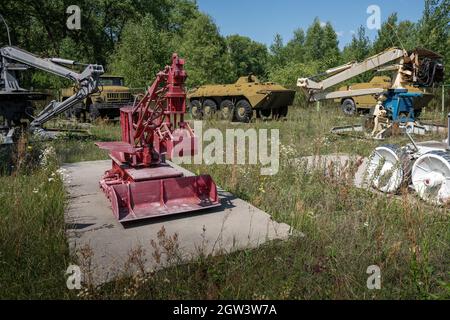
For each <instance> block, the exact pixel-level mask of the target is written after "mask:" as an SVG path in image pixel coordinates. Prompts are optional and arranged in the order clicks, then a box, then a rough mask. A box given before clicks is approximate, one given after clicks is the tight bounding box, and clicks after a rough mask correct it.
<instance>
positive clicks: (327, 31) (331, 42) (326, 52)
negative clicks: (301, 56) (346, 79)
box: [320, 22, 341, 68]
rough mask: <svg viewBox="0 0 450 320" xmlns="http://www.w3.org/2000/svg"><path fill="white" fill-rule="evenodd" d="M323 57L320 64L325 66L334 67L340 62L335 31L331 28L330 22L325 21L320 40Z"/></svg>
mask: <svg viewBox="0 0 450 320" xmlns="http://www.w3.org/2000/svg"><path fill="white" fill-rule="evenodd" d="M322 52H323V58H322V59H320V60H321V61H322V65H324V66H325V67H327V68H331V67H335V66H337V65H338V64H339V62H340V58H341V57H340V51H339V41H338V39H337V34H336V31H335V30H334V29H333V26H332V25H331V23H329V22H327V24H326V25H325V27H324V28H323V41H322Z"/></svg>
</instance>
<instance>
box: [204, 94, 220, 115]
mask: <svg viewBox="0 0 450 320" xmlns="http://www.w3.org/2000/svg"><path fill="white" fill-rule="evenodd" d="M216 111H217V104H216V103H215V102H214V100H211V99H206V100H205V101H203V117H204V118H205V119H211V118H212V117H214V115H215V114H216Z"/></svg>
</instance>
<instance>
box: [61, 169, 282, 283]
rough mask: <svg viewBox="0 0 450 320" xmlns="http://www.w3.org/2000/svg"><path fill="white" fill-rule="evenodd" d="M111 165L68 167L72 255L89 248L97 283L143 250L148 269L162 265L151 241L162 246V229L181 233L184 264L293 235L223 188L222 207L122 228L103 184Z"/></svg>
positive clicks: (67, 215) (110, 275) (266, 215)
mask: <svg viewBox="0 0 450 320" xmlns="http://www.w3.org/2000/svg"><path fill="white" fill-rule="evenodd" d="M110 167H111V161H110V160H106V161H89V162H79V163H74V164H66V165H64V166H63V169H64V172H65V173H64V176H65V179H64V180H65V183H66V186H67V189H68V192H69V197H70V201H69V206H68V209H67V212H66V223H67V234H68V239H69V246H70V249H71V251H72V252H73V253H75V254H78V255H79V256H84V257H85V256H86V254H85V253H83V250H84V249H83V248H86V245H87V246H88V247H87V248H89V249H88V250H89V252H91V254H92V257H91V258H90V259H89V262H90V264H91V266H90V270H91V277H92V279H91V281H93V282H94V283H97V284H98V283H103V282H106V281H108V280H111V279H112V278H113V277H115V276H117V275H118V274H120V273H121V272H122V271H123V270H124V268H125V266H126V265H127V263H129V262H130V255H132V252H133V251H136V250H137V249H141V250H140V252H141V254H142V255H143V257H141V258H143V259H142V260H144V264H145V268H146V269H157V268H159V267H161V266H162V264H161V263H158V261H156V259H155V256H154V253H155V248H154V247H153V246H152V245H151V241H152V240H155V241H156V242H158V236H157V235H158V232H159V231H161V229H162V228H164V229H165V231H166V235H167V237H170V236H173V235H174V234H177V238H178V241H177V242H178V244H179V252H180V253H181V254H182V255H183V257H182V258H183V260H186V259H190V258H193V257H195V256H197V255H198V254H199V253H200V252H203V253H207V254H208V253H213V254H218V253H223V252H232V251H235V250H239V249H243V248H249V247H256V246H258V245H260V244H262V243H264V242H266V241H268V240H273V239H286V238H287V237H288V236H289V235H290V234H291V228H290V226H289V225H287V224H284V223H277V222H275V221H273V220H272V218H271V216H270V215H268V214H267V213H265V212H263V211H261V210H259V209H258V208H256V207H254V206H252V205H251V204H249V203H247V202H245V201H243V200H241V199H239V198H236V197H234V196H233V195H232V194H230V193H228V192H225V191H223V190H219V195H220V198H221V203H222V205H221V206H220V207H217V208H212V209H207V210H205V211H200V212H197V213H194V214H181V215H177V216H173V217H170V218H157V219H156V220H155V219H149V220H145V221H142V222H139V223H136V224H130V225H125V226H123V225H121V224H120V223H119V222H117V221H116V219H115V218H114V216H113V214H112V211H111V206H110V202H109V200H108V199H107V198H106V196H105V195H104V194H103V192H102V191H101V190H100V188H99V184H98V181H99V180H100V177H101V176H102V175H103V173H104V172H105V171H106V170H108V169H110ZM175 167H176V168H177V169H179V170H182V171H183V172H184V173H185V174H186V175H192V173H190V172H189V171H187V170H185V169H183V168H180V167H178V166H175ZM84 251H86V250H84ZM89 255H90V254H89Z"/></svg>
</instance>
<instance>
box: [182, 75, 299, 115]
mask: <svg viewBox="0 0 450 320" xmlns="http://www.w3.org/2000/svg"><path fill="white" fill-rule="evenodd" d="M294 96H295V91H293V90H288V89H286V88H284V87H282V86H281V85H278V84H276V83H273V82H260V81H259V80H258V78H256V77H255V76H253V75H250V76H247V77H241V78H239V79H238V80H237V81H236V83H234V84H225V85H204V86H201V87H199V88H197V89H194V90H191V91H190V92H189V93H188V99H189V108H190V112H191V114H192V117H193V118H194V119H203V118H211V117H213V116H214V115H215V114H216V113H218V114H219V116H220V118H222V119H226V120H230V121H233V120H235V121H239V122H249V121H250V120H251V119H252V118H253V113H254V112H253V111H256V115H257V117H261V118H269V117H272V118H274V119H278V118H282V117H286V115H287V112H288V107H289V106H290V105H292V103H293V101H294Z"/></svg>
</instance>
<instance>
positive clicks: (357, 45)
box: [342, 26, 374, 82]
mask: <svg viewBox="0 0 450 320" xmlns="http://www.w3.org/2000/svg"><path fill="white" fill-rule="evenodd" d="M370 52H371V43H370V40H369V37H368V36H367V35H366V29H365V28H364V27H363V26H360V27H359V28H358V30H357V31H356V33H355V34H354V35H353V36H352V41H351V42H350V43H349V44H348V45H346V46H345V47H344V49H343V51H342V60H343V61H344V63H348V62H351V61H363V60H364V59H366V58H367V57H369V55H370ZM373 75H374V73H373V72H366V73H363V74H361V75H359V76H357V77H356V78H354V79H352V80H351V82H366V81H369V80H370V79H371V78H372V77H373Z"/></svg>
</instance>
